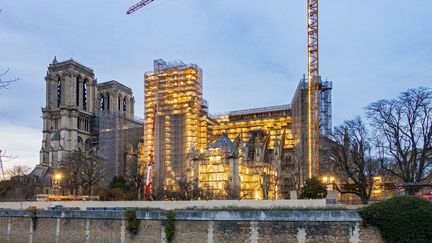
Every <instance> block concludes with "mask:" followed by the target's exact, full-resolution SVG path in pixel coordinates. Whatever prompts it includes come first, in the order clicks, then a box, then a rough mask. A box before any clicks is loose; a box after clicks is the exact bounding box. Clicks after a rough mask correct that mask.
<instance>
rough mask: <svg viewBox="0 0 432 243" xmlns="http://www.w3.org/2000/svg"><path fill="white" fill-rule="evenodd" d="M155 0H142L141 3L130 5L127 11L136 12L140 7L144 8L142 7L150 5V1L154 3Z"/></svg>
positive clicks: (129, 12)
mask: <svg viewBox="0 0 432 243" xmlns="http://www.w3.org/2000/svg"><path fill="white" fill-rule="evenodd" d="M153 1H154V0H142V1H140V2H139V3H137V4H135V5H133V6H132V7H130V8H129V9H128V11H127V12H126V13H127V14H131V13H134V12H136V11H137V10H138V9H140V8H142V7H144V6H146V5H148V4H150V3H152V2H153Z"/></svg>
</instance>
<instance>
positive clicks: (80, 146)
mask: <svg viewBox="0 0 432 243" xmlns="http://www.w3.org/2000/svg"><path fill="white" fill-rule="evenodd" d="M83 147H84V142H83V140H82V138H81V137H78V150H79V151H82V150H83Z"/></svg>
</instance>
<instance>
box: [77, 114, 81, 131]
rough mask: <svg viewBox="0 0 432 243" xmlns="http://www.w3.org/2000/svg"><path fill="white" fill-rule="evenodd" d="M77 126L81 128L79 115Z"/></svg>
mask: <svg viewBox="0 0 432 243" xmlns="http://www.w3.org/2000/svg"><path fill="white" fill-rule="evenodd" d="M77 128H78V130H79V129H81V117H78V122H77Z"/></svg>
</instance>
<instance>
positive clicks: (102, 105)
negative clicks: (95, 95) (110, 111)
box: [99, 94, 105, 111]
mask: <svg viewBox="0 0 432 243" xmlns="http://www.w3.org/2000/svg"><path fill="white" fill-rule="evenodd" d="M99 107H100V110H101V111H103V110H105V96H104V95H103V94H101V95H100V97H99Z"/></svg>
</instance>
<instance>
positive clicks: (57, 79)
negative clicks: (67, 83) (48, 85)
mask: <svg viewBox="0 0 432 243" xmlns="http://www.w3.org/2000/svg"><path fill="white" fill-rule="evenodd" d="M56 81H57V107H60V104H61V96H62V83H61V78H60V76H59V75H57V76H56Z"/></svg>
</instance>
